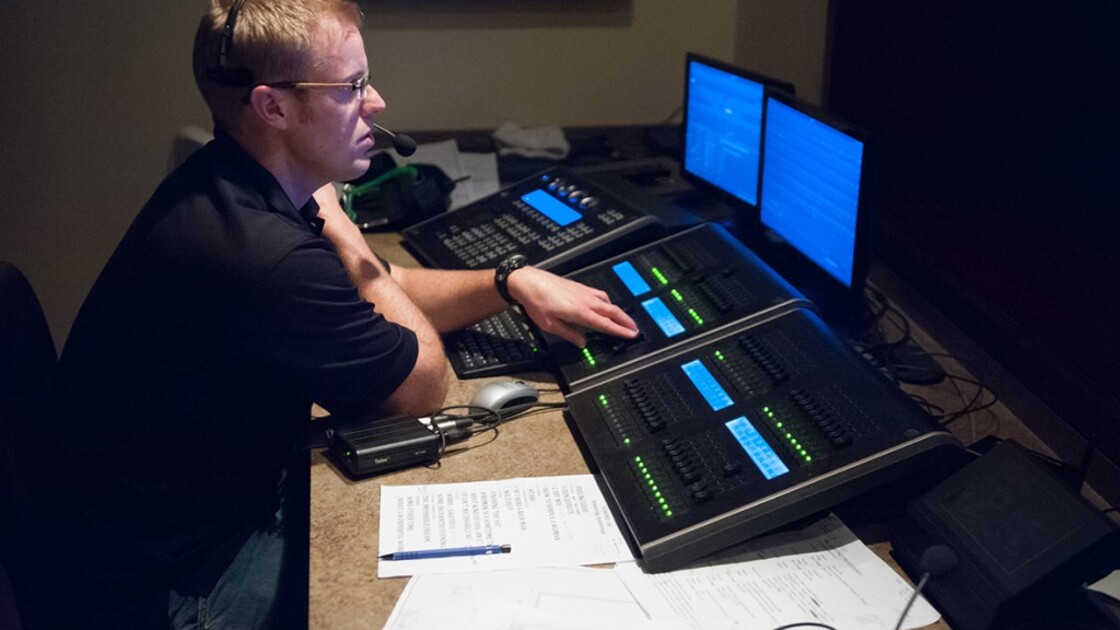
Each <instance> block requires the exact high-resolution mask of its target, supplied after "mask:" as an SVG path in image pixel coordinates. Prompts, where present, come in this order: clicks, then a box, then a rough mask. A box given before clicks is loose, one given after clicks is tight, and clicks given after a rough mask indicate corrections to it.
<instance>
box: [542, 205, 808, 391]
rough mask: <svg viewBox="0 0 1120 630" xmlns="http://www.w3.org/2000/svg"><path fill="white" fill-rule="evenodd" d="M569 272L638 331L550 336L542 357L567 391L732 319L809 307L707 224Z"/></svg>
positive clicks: (739, 245) (736, 243)
mask: <svg viewBox="0 0 1120 630" xmlns="http://www.w3.org/2000/svg"><path fill="white" fill-rule="evenodd" d="M567 277H568V278H571V279H573V280H577V281H579V282H582V283H584V284H586V285H589V286H592V287H595V288H598V289H602V290H603V291H606V293H607V294H608V295H609V296H610V299H611V302H612V303H614V304H616V305H618V306H619V307H621V308H622V309H623V310H624V311H626V312H627V314H629V315H630V316H631V317H632V318H634V320H635V322H637V324H638V328H639V330H641V335H640V336H639V337H638V338H637V339H634V340H623V339H619V338H617V337H612V336H609V335H603V334H598V333H589V334H588V335H587V344H586V346H585V347H583V348H577V347H575V346H573V345H572V344H570V343H568V342H566V341H563V340H560V339H558V338H548V339H547V340H546V346H547V350H548V356H549V357H550V359H551V361H552V363H553V365H554V367H555V368H556V371H557V374H558V376H559V377H560V381H561V385H563V386H564V387H566V388H567V389H568V390H573V389H579V388H583V387H587V386H589V385H591V384H593V383H594V382H596V381H599V380H602V379H604V378H610V375H611V374H612V373H613V372H615V371H617V370H618V369H620V368H622V367H623V366H625V365H627V364H629V363H632V362H634V361H637V360H641V359H646V358H648V357H650V356H652V355H653V354H655V353H658V352H661V351H663V350H665V349H667V348H670V347H672V346H674V345H678V344H680V343H683V342H686V341H688V340H690V339H695V338H699V337H703V336H705V335H709V334H714V333H715V332H717V331H719V330H720V329H721V328H723V327H725V326H728V325H731V324H733V323H735V322H737V321H740V320H745V319H752V318H760V317H765V316H767V315H770V314H772V313H775V312H780V311H782V310H788V309H791V308H794V307H797V306H803V307H810V308H811V307H812V305H811V304H810V302H809V301H808V300H807V299H805V297H803V296H802V295H801V294H800V293H799V292H798V291H797V289H795V288H793V287H792V286H791V285H790V284H789V283H788V282H786V281H785V280H783V279H782V278H781V276H779V275H778V274H777V273H775V272H774V271H773V270H772V269H771V268H770V267H769V266H767V265H766V263H764V262H763V261H762V260H761V259H759V258H758V257H757V256H756V255H755V254H754V253H753V252H751V250H749V249H747V248H746V247H745V246H743V244H742V243H740V242H739V241H738V240H736V239H735V238H734V237H733V236H731V235H730V234H729V233H728V232H727V231H726V230H725V229H723V228H722V227H720V226H718V225H715V224H710V223H705V224H702V225H698V226H696V227H694V228H691V229H688V230H685V231H683V232H679V233H677V234H674V235H672V236H669V237H667V238H664V239H662V240H660V241H657V242H654V243H650V244H649V245H646V246H644V247H640V248H638V249H635V250H632V251H630V252H627V253H626V254H623V255H621V256H618V257H615V258H612V259H610V260H606V261H603V262H601V263H598V264H596V265H593V266H590V267H587V268H584V269H581V270H580V271H577V272H574V273H571V274H568V276H567Z"/></svg>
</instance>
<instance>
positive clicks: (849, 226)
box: [761, 98, 863, 287]
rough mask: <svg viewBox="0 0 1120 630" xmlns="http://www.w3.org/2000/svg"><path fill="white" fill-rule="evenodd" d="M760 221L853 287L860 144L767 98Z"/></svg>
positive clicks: (860, 167)
mask: <svg viewBox="0 0 1120 630" xmlns="http://www.w3.org/2000/svg"><path fill="white" fill-rule="evenodd" d="M765 135H766V139H765V143H766V145H765V146H766V158H765V161H764V163H763V165H762V210H761V218H762V224H763V225H765V226H766V227H768V228H770V229H772V230H774V232H776V233H777V234H778V235H779V236H781V237H782V238H784V239H785V240H786V241H788V242H789V244H790V245H792V246H793V247H794V248H795V249H797V251H799V252H801V253H802V254H804V255H805V257H806V258H808V259H809V260H811V261H813V263H814V264H816V265H817V266H819V267H821V268H822V269H824V270H825V271H827V272H828V273H829V275H831V276H832V277H834V278H836V279H837V280H839V281H840V282H842V283H844V286H846V287H851V286H852V282H853V279H854V278H853V272H854V266H855V252H856V219H857V212H858V210H859V188H860V173H861V170H862V167H863V143H862V142H860V141H859V140H858V139H856V138H853V137H851V136H849V135H848V134H846V133H844V132H842V131H839V130H837V129H835V128H833V127H830V126H829V125H827V124H825V123H824V122H822V121H820V120H817V119H816V118H813V117H812V116H809V115H808V114H805V113H803V112H801V111H798V110H797V109H794V108H793V107H790V106H789V105H786V104H785V103H782V102H781V101H778V100H775V99H773V98H769V99H767V105H766V132H765Z"/></svg>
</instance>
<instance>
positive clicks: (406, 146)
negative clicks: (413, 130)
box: [373, 123, 416, 157]
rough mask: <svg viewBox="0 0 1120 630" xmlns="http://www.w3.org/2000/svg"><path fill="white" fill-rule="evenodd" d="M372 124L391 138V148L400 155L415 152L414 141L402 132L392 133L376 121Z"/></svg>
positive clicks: (405, 155)
mask: <svg viewBox="0 0 1120 630" xmlns="http://www.w3.org/2000/svg"><path fill="white" fill-rule="evenodd" d="M373 126H374V127H375V128H377V129H379V130H380V131H382V132H383V133H385V134H387V135H388V136H389V137H390V138H392V139H393V150H394V151H396V152H397V155H400V156H401V157H408V156H410V155H412V154H413V153H416V141H415V140H413V139H412V138H410V137H409V136H406V135H405V134H403V133H393V132H392V131H389V130H388V129H386V128H384V127H382V126H381V125H379V124H377V123H373Z"/></svg>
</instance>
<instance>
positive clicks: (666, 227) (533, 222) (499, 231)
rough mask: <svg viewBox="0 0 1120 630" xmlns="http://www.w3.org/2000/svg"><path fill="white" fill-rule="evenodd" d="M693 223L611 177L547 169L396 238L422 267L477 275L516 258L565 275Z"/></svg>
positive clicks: (693, 219)
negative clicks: (474, 272)
mask: <svg viewBox="0 0 1120 630" xmlns="http://www.w3.org/2000/svg"><path fill="white" fill-rule="evenodd" d="M619 190H622V192H621V194H620V192H617V191H619ZM699 222H700V219H699V218H698V217H696V216H695V215H693V214H692V213H690V212H688V211H686V210H684V209H681V208H678V207H676V206H673V205H672V204H670V203H668V202H666V201H665V200H663V199H660V198H658V197H656V196H655V195H651V194H648V193H644V191H641V190H640V189H638V187H637V186H633V185H632V184H627V183H626V182H624V181H622V180H621V179H619V178H610V177H602V178H596V177H593V176H590V175H581V174H577V173H574V172H573V171H571V170H569V169H566V168H564V167H555V168H551V169H549V170H547V171H544V172H542V173H540V174H537V175H534V176H532V177H529V178H526V179H524V180H522V181H520V182H517V183H515V184H512V185H510V186H508V187H506V188H504V189H502V190H501V191H499V192H497V193H495V194H493V195H490V196H488V197H485V198H483V199H480V200H478V201H475V202H474V203H471V204H468V205H466V206H463V207H462V208H459V209H458V210H453V211H451V212H447V213H445V214H441V215H439V216H436V217H432V218H430V219H428V220H426V221H423V222H420V223H417V224H415V225H412V226H410V227H409V228H407V229H405V230H402V232H401V236H402V237H403V238H404V244H405V246H406V247H407V248H408V249H409V250H410V251H411V252H412V253H413V254H415V255H416V257H417V259H418V260H419V261H420V262H422V263H423V264H425V265H427V266H430V267H435V268H439V269H483V268H488V267H495V266H497V264H498V263H499V262H500V261H501V260H502V259H503V258H505V257H507V256H509V255H511V254H523V255H524V256H525V257H526V258H528V260H529V264H531V265H534V266H536V267H540V268H542V269H549V270H552V271H554V272H557V273H566V272H568V271H571V270H574V269H578V268H579V267H582V266H585V265H588V264H591V263H594V262H597V261H599V260H602V259H604V258H606V257H608V256H613V255H615V254H618V253H621V252H624V251H626V250H628V249H630V248H632V247H635V246H637V245H642V244H644V243H648V242H649V241H652V240H655V239H657V238H660V237H662V236H664V235H665V234H667V233H669V232H672V231H675V230H677V229H681V228H684V227H688V226H691V225H695V224H697V223H699Z"/></svg>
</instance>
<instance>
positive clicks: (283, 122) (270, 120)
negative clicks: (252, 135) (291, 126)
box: [249, 85, 293, 129]
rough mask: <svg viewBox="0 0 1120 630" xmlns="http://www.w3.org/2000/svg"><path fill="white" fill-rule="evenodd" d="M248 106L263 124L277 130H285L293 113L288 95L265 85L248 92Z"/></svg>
mask: <svg viewBox="0 0 1120 630" xmlns="http://www.w3.org/2000/svg"><path fill="white" fill-rule="evenodd" d="M249 106H250V107H252V108H253V113H255V114H256V115H257V117H258V118H260V119H261V120H263V121H264V122H265V124H267V125H269V126H270V127H275V128H277V129H286V128H287V127H288V120H289V116H290V115H292V113H293V112H292V111H291V107H292V102H291V99H290V98H289V94H287V93H285V92H284V91H283V90H280V89H278V88H272V87H268V86H267V85H258V86H256V87H254V88H253V90H252V91H251V92H249Z"/></svg>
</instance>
